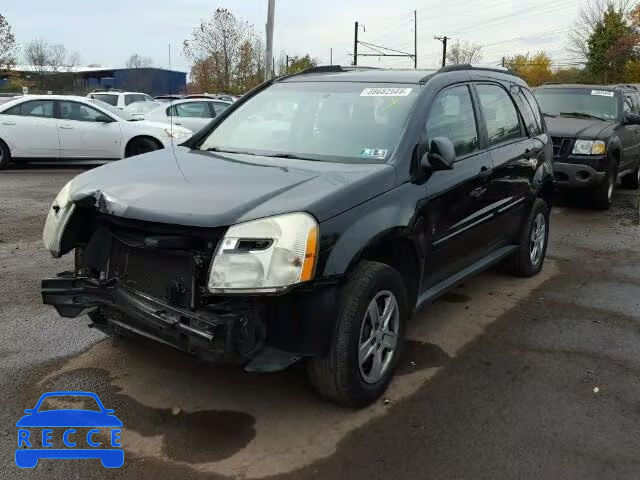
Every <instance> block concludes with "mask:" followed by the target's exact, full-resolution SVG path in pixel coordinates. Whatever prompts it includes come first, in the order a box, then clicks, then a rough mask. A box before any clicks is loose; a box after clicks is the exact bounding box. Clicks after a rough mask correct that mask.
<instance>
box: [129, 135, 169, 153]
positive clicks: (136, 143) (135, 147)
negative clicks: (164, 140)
mask: <svg viewBox="0 0 640 480" xmlns="http://www.w3.org/2000/svg"><path fill="white" fill-rule="evenodd" d="M161 148H162V145H160V144H159V143H158V142H157V141H156V140H153V139H151V138H146V137H140V138H134V139H133V140H131V141H130V142H129V144H128V145H127V148H126V150H125V153H124V156H125V157H127V158H129V157H134V156H136V155H142V154H143V153H149V152H153V151H155V150H159V149H161Z"/></svg>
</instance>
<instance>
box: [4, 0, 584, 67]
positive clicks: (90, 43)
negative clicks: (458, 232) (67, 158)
mask: <svg viewBox="0 0 640 480" xmlns="http://www.w3.org/2000/svg"><path fill="white" fill-rule="evenodd" d="M584 3H586V0H473V1H472V0H449V1H447V0H420V1H418V0H393V1H389V0H348V1H347V0H314V1H309V0H307V1H303V0H276V14H275V54H276V56H277V54H278V53H279V52H281V51H285V52H286V53H288V54H289V55H301V54H305V53H310V54H311V55H312V56H314V57H316V58H318V59H319V60H320V62H321V63H329V52H330V48H333V61H334V63H341V64H349V63H350V62H351V57H350V56H349V54H350V53H352V52H353V30H354V21H355V20H358V21H359V22H360V25H363V26H364V29H363V30H364V31H361V32H360V39H361V40H362V41H366V42H369V43H373V44H377V45H383V46H386V47H389V48H393V49H397V50H403V51H412V50H413V11H414V10H415V9H417V11H418V67H424V68H426V67H433V66H436V65H437V64H438V62H439V61H440V60H439V59H440V56H441V48H442V46H441V44H440V43H439V42H438V41H436V40H434V39H433V37H434V36H436V35H438V36H441V35H448V36H450V37H452V38H453V39H454V40H455V39H460V40H469V41H473V42H478V43H480V44H482V45H486V46H485V47H484V49H483V62H484V63H495V62H498V61H499V60H500V58H501V57H502V56H503V55H511V54H513V53H526V52H527V51H531V52H535V51H539V50H542V49H543V50H545V51H547V52H548V53H550V54H551V56H552V58H553V59H554V61H556V62H557V63H558V64H563V63H568V62H569V60H568V59H569V58H570V55H569V54H568V53H567V52H566V51H565V47H566V43H567V32H568V30H569V29H570V27H571V26H572V24H573V22H574V21H575V19H576V17H577V14H578V10H579V8H580V6H581V5H582V4H584ZM217 7H226V8H229V9H230V10H231V11H232V12H233V13H234V14H236V15H237V16H239V17H242V18H243V19H245V20H247V21H248V22H250V23H252V24H253V25H254V26H255V28H256V30H257V32H258V33H259V34H260V35H264V23H265V20H266V15H267V0H234V1H232V0H224V1H222V0H217V1H216V0H207V1H205V0H174V1H172V2H165V1H159V0H128V1H122V0H110V1H104V0H102V1H94V0H64V1H59V2H52V1H51V0H29V1H25V0H2V2H1V3H0V13H2V14H3V15H5V17H7V20H8V22H9V23H10V24H11V26H12V27H13V30H14V33H15V35H16V37H17V40H18V42H19V43H20V44H24V43H26V42H28V41H29V40H31V39H33V38H35V37H40V38H43V39H44V40H46V41H48V42H50V43H61V44H63V45H65V46H66V47H67V49H68V50H70V51H77V52H78V53H79V54H80V56H81V60H82V64H83V65H86V64H90V63H98V64H101V65H102V66H108V67H121V66H124V63H125V61H126V59H127V58H128V56H129V55H131V54H132V53H139V54H141V55H143V56H148V57H151V58H152V59H153V62H154V65H155V66H161V67H166V66H167V65H168V45H169V44H171V45H172V49H173V61H172V66H173V67H174V68H175V69H178V70H182V71H188V70H189V62H188V61H187V59H185V58H184V57H182V55H181V53H182V52H181V50H182V49H181V46H182V42H183V40H184V39H186V38H188V37H189V35H190V33H191V31H192V30H193V28H194V26H196V25H197V24H198V23H199V21H200V19H201V18H203V17H208V16H209V15H211V13H212V12H213V11H214V10H215V8H217ZM522 37H525V38H522ZM366 51H367V49H366V48H365V47H364V46H360V47H359V52H360V53H365V52H366ZM358 64H360V65H371V66H388V67H413V63H412V61H411V60H409V59H404V58H393V59H389V58H388V59H382V60H379V59H378V58H377V57H368V58H360V59H359V61H358Z"/></svg>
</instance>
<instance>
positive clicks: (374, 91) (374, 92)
mask: <svg viewBox="0 0 640 480" xmlns="http://www.w3.org/2000/svg"><path fill="white" fill-rule="evenodd" d="M411 90H413V88H365V89H364V90H363V91H362V93H361V94H360V96H361V97H406V96H408V95H409V94H410V93H411Z"/></svg>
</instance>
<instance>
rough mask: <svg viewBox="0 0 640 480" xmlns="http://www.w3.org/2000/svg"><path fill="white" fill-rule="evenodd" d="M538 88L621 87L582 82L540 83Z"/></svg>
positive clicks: (614, 88) (586, 88)
mask: <svg viewBox="0 0 640 480" xmlns="http://www.w3.org/2000/svg"><path fill="white" fill-rule="evenodd" d="M624 87H626V85H624ZM540 88H554V89H555V88H557V89H562V88H583V89H585V90H607V91H613V90H617V89H620V88H623V86H622V85H588V84H584V83H547V84H545V85H541V86H539V87H537V88H536V90H537V89H540Z"/></svg>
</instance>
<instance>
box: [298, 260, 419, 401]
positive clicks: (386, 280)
mask: <svg viewBox="0 0 640 480" xmlns="http://www.w3.org/2000/svg"><path fill="white" fill-rule="evenodd" d="M393 299H395V305H396V310H395V311H391V310H389V312H391V313H392V314H391V315H390V316H389V320H388V323H387V329H386V332H387V333H390V335H384V325H383V324H384V318H380V322H378V323H379V324H380V325H381V326H382V327H383V328H380V329H378V330H377V331H376V329H375V328H373V327H372V324H374V323H375V322H374V321H373V320H372V319H373V316H374V315H372V313H370V310H369V308H370V307H371V309H375V311H376V312H377V313H378V318H379V315H380V312H381V311H382V313H383V314H384V313H385V309H386V308H387V306H392V305H393V304H394V303H393ZM338 311H339V313H338V319H337V322H336V327H335V332H334V336H333V340H332V342H331V346H330V348H329V352H328V354H327V356H326V357H316V358H312V359H310V360H309V362H308V364H307V367H308V369H307V370H308V375H309V380H310V382H311V385H312V387H313V388H314V390H316V391H317V392H318V393H319V394H320V395H321V396H323V397H325V398H328V399H330V400H333V401H334V402H337V403H339V404H342V405H345V406H348V407H352V408H361V407H364V406H366V405H369V404H370V403H372V402H374V401H375V400H376V399H378V398H379V397H380V396H381V395H382V394H383V393H384V391H385V390H386V389H387V387H388V386H389V383H390V382H391V379H392V378H393V374H394V372H395V369H396V366H397V363H398V358H399V357H400V354H401V352H402V347H403V343H404V341H403V335H404V326H405V323H406V320H407V317H408V315H409V309H408V306H407V293H406V289H405V285H404V282H403V280H402V277H401V276H400V274H399V273H398V272H397V271H396V270H394V269H393V268H391V267H390V266H388V265H385V264H383V263H378V262H370V261H363V262H361V263H360V264H359V265H358V266H357V267H356V268H355V270H354V271H353V273H352V274H351V275H350V279H349V281H348V282H347V283H346V284H345V285H344V286H343V288H342V291H341V292H340V294H339V310H338ZM371 312H373V310H371ZM393 334H395V337H394V336H393ZM362 339H366V341H362ZM392 345H395V346H394V347H393V348H392ZM361 346H364V347H365V348H366V349H367V351H366V352H365V353H366V355H363V361H362V362H361V361H360V355H359V351H360V347H361ZM378 352H379V353H378ZM377 365H379V366H380V369H377V368H376V367H377Z"/></svg>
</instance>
